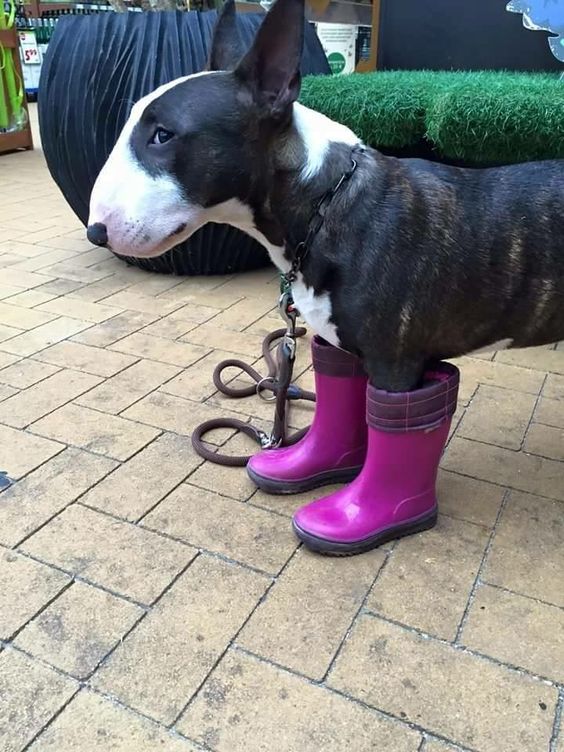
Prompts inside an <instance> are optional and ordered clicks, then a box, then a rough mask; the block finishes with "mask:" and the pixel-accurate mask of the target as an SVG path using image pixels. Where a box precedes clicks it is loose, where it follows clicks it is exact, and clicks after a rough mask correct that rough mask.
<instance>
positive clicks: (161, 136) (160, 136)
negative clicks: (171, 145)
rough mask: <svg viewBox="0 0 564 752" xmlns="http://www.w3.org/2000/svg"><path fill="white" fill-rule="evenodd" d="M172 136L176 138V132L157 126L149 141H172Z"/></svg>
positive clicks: (155, 142)
mask: <svg viewBox="0 0 564 752" xmlns="http://www.w3.org/2000/svg"><path fill="white" fill-rule="evenodd" d="M171 138H174V133H172V131H167V130H166V128H157V130H156V131H155V132H154V133H153V135H152V136H151V139H150V140H149V143H150V144H166V142H167V141H170V139H171Z"/></svg>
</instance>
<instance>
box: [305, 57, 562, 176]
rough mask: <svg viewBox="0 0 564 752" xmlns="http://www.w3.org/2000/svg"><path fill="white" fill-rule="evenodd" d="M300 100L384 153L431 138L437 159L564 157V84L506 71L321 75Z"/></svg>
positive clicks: (505, 161) (488, 160) (490, 161)
mask: <svg viewBox="0 0 564 752" xmlns="http://www.w3.org/2000/svg"><path fill="white" fill-rule="evenodd" d="M301 101H302V102H303V104H305V105H306V106H308V107H312V108H313V109H316V110H319V111H320V112H323V113H324V114H325V115H327V116H328V117H330V118H332V119H333V120H338V121H339V122H341V123H344V124H345V125H347V126H349V128H351V129H352V130H354V131H355V133H357V134H358V135H359V136H360V137H361V138H362V139H363V140H364V141H365V143H367V144H370V146H373V147H375V148H381V149H399V148H404V147H409V146H414V147H415V146H417V145H418V144H421V142H422V141H427V142H428V143H429V144H430V146H431V147H432V148H433V149H434V150H435V152H436V154H437V156H438V157H439V158H443V159H445V160H446V161H449V160H451V161H463V162H466V163H468V164H475V165H485V164H510V163H514V162H523V161H528V160H537V159H553V158H558V157H561V158H562V157H564V81H563V80H560V79H559V78H558V76H557V75H552V74H543V73H530V74H529V73H509V72H490V71H477V72H457V71H453V72H446V71H445V72H435V71H385V72H381V73H357V74H352V75H350V76H316V77H315V78H314V77H312V78H306V79H305V80H304V82H303V87H302V96H301Z"/></svg>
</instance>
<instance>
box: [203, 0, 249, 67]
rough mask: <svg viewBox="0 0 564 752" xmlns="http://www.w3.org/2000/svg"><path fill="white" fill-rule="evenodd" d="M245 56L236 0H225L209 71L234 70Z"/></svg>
mask: <svg viewBox="0 0 564 752" xmlns="http://www.w3.org/2000/svg"><path fill="white" fill-rule="evenodd" d="M244 54H245V48H244V46H243V42H242V40H241V36H240V34H239V29H238V28H237V14H236V12H235V0H225V2H224V3H223V7H222V9H221V10H220V12H219V15H218V17H217V21H216V24H215V28H214V30H213V37H212V43H211V50H210V58H209V61H208V65H207V70H210V71H226V70H233V68H235V66H236V65H237V63H239V62H240V60H241V58H242V57H243V55H244Z"/></svg>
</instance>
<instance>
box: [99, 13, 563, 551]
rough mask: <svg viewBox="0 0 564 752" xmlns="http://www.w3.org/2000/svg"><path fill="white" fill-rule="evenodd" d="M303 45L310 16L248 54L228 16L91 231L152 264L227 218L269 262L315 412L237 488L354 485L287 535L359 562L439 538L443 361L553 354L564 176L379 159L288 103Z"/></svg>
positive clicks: (130, 147) (123, 168)
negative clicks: (288, 290)
mask: <svg viewBox="0 0 564 752" xmlns="http://www.w3.org/2000/svg"><path fill="white" fill-rule="evenodd" d="M303 33H304V0H278V1H277V2H276V4H275V5H274V6H273V7H272V9H271V10H270V12H269V13H268V14H267V16H266V18H265V20H264V22H263V24H262V26H261V27H260V29H259V31H258V33H257V35H256V38H255V40H254V42H253V44H252V46H251V48H250V50H248V51H245V50H244V49H242V48H241V44H240V41H239V38H238V34H237V31H236V26H235V8H234V3H233V1H232V0H228V2H227V4H226V5H225V6H224V8H223V11H222V13H221V14H220V17H219V20H218V24H217V26H216V29H215V33H214V39H213V43H212V52H211V56H210V64H209V70H208V71H206V72H203V73H197V74H195V75H191V76H186V77H184V78H180V79H178V80H176V81H172V82H170V83H168V84H166V85H164V86H161V87H160V88H158V89H157V90H156V91H154V92H153V93H152V94H149V95H148V96H146V97H144V98H143V99H141V100H140V101H139V102H137V104H136V105H135V106H134V107H133V109H132V111H131V115H130V117H129V120H128V121H127V123H126V125H125V127H124V129H123V131H122V133H121V135H120V137H119V140H118V141H117V143H116V145H115V147H114V149H113V151H112V153H111V154H110V157H109V158H108V161H107V163H106V164H105V166H104V168H103V169H102V171H101V172H100V175H99V176H98V179H97V181H96V184H95V186H94V189H93V192H92V198H91V205H90V218H89V227H88V231H87V234H88V237H89V239H90V240H91V241H92V242H93V243H96V244H98V245H102V246H105V245H107V246H108V247H110V248H111V249H112V250H114V251H116V252H118V253H121V254H125V255H128V256H137V257H143V258H147V257H151V256H158V255H160V254H162V253H164V252H165V251H167V250H169V249H170V248H172V247H173V246H175V245H176V244H178V243H179V242H180V241H183V240H185V239H186V238H188V237H190V235H192V233H194V231H195V230H197V229H198V228H200V227H202V225H204V224H206V223H207V222H222V223H228V224H231V225H234V226H235V227H238V228H240V229H241V230H243V231H244V232H246V233H248V234H249V235H251V236H252V237H253V238H256V239H257V240H258V241H259V242H260V243H262V245H263V246H264V247H265V248H266V249H267V250H268V252H269V254H270V257H271V259H272V261H273V262H274V264H275V265H276V266H277V267H278V269H279V270H280V271H281V272H283V273H284V274H286V275H287V279H288V280H290V281H291V282H292V292H293V297H294V300H295V302H296V305H297V307H298V309H299V311H300V313H301V315H302V317H303V318H304V319H305V320H306V322H307V323H308V324H309V325H310V326H311V327H312V328H313V329H314V331H315V332H316V336H315V337H314V340H313V346H312V350H313V353H312V354H313V365H314V370H315V378H316V392H317V403H316V408H315V416H314V421H313V424H312V427H311V428H310V430H309V432H308V433H307V434H306V436H305V437H304V438H303V439H302V440H301V441H300V442H299V443H298V444H295V445H294V446H292V447H286V448H280V449H272V450H265V451H262V452H260V453H259V454H257V455H256V456H254V457H253V458H252V459H251V460H250V462H249V465H248V472H249V474H250V476H251V478H252V479H253V480H254V481H255V482H256V484H257V485H258V486H260V487H261V488H263V489H264V490H266V491H270V492H273V493H294V492H298V491H299V492H302V491H306V490H309V489H312V488H315V487H317V486H320V485H324V484H327V483H336V482H345V481H351V482H350V483H349V485H348V486H346V487H344V488H343V489H342V490H339V491H337V492H336V493H333V494H331V495H329V496H326V497H324V498H322V499H319V500H317V501H315V502H313V503H311V504H308V505H307V506H305V507H303V508H302V509H300V510H299V511H298V512H297V513H296V515H295V516H294V521H293V524H294V529H295V531H296V533H297V535H298V536H299V538H300V539H301V540H303V541H304V542H305V544H306V545H307V546H309V547H310V548H311V549H313V550H315V551H320V552H323V553H328V554H354V553H359V552H362V551H366V550H369V549H371V548H373V547H375V546H378V545H380V544H381V543H383V542H385V541H387V540H390V539H392V538H397V537H400V536H402V535H407V534H410V533H414V532H417V531H420V530H424V529H427V528H429V527H432V526H433V525H434V524H435V521H436V517H437V502H436V494H435V480H436V474H437V467H438V463H439V460H440V456H441V453H442V450H443V448H444V445H445V442H446V439H447V437H448V432H449V426H450V422H451V418H452V415H453V413H454V411H455V407H456V399H457V391H458V380H459V374H458V370H457V369H456V367H454V366H453V365H450V364H448V363H445V362H444V359H447V358H453V357H455V356H459V355H463V354H465V353H469V352H472V351H476V350H480V349H485V348H489V349H494V348H497V349H499V348H500V347H502V346H505V347H529V346H533V345H542V344H546V343H552V342H556V341H558V340H560V339H563V338H564V211H563V208H564V161H562V160H560V161H544V162H536V163H528V164H518V165H514V166H508V167H499V168H498V167H496V168H489V169H462V168H458V167H451V166H446V165H443V164H437V163H432V162H428V161H424V160H420V159H396V158H393V157H388V156H384V155H382V154H380V153H379V152H378V151H376V150H374V149H371V148H368V147H366V146H364V145H363V143H362V142H361V141H360V139H359V138H358V137H357V136H355V134H354V133H353V132H352V131H350V130H349V129H348V128H346V127H345V126H343V125H340V124H339V123H336V122H333V121H331V120H329V119H328V118H326V117H325V116H323V115H321V114H319V113H317V112H314V111H313V110H310V109H307V108H306V107H304V106H302V105H300V104H299V103H298V102H297V101H296V100H297V98H298V95H299V92H300V74H299V64H300V58H301V53H302V45H303Z"/></svg>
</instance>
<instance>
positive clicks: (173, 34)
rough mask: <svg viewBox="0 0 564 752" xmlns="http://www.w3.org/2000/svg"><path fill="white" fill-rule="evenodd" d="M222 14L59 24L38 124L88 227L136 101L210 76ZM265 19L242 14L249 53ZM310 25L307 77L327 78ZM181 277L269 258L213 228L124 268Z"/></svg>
mask: <svg viewBox="0 0 564 752" xmlns="http://www.w3.org/2000/svg"><path fill="white" fill-rule="evenodd" d="M216 16H217V13H216V12H215V11H210V12H208V13H197V12H190V13H174V12H164V13H101V14H99V15H95V16H65V17H63V18H61V20H60V21H59V22H58V23H57V27H56V29H55V33H54V34H53V37H52V39H51V42H50V44H49V48H48V52H47V55H46V56H45V60H44V64H43V69H42V73H41V82H40V86H39V100H38V102H39V122H40V128H41V140H42V143H43V151H44V152H45V158H46V160H47V165H48V167H49V171H50V172H51V175H52V177H53V179H54V180H55V182H56V183H57V185H58V186H59V188H60V189H61V191H62V193H63V195H64V197H65V198H66V200H67V201H68V203H69V204H70V206H71V208H72V209H73V211H74V212H75V213H76V214H77V216H78V217H79V218H80V220H81V221H82V222H83V223H84V224H85V225H86V223H87V221H88V203H89V200H90V193H91V191H92V187H93V185H94V182H95V180H96V176H97V175H98V173H99V172H100V170H101V168H102V166H103V164H104V162H105V161H106V159H107V157H108V155H109V153H110V151H111V149H112V147H113V145H114V144H115V142H116V140H117V137H118V135H119V133H120V131H121V129H122V127H123V125H124V123H125V121H126V120H127V117H128V115H129V112H130V110H131V107H132V105H133V103H134V102H135V101H137V100H138V99H140V98H141V97H142V96H144V95H145V94H148V93H149V92H151V91H153V90H154V89H155V88H156V87H157V86H159V85H160V84H163V83H166V82H167V81H172V80H173V79H175V78H178V77H180V76H185V75H188V74H190V73H195V72H197V71H200V70H202V69H203V68H204V66H205V64H206V60H207V57H208V47H209V43H210V40H211V35H212V30H213V26H214V23H215V19H216ZM262 19H263V15H262V14H258V13H257V14H255V13H253V14H240V15H239V16H238V24H239V30H240V33H241V36H242V38H243V40H244V42H245V43H246V44H247V45H250V43H251V40H252V39H253V37H254V35H255V33H256V30H257V29H258V27H259V26H260V24H261V22H262ZM328 72H329V66H328V64H327V60H326V58H325V54H324V52H323V49H322V47H321V44H320V42H319V40H318V38H317V36H316V34H315V31H314V29H313V28H312V27H311V26H309V24H308V25H307V28H306V36H305V49H304V55H303V58H302V73H304V74H306V73H328ZM127 260H128V261H130V262H132V263H135V264H137V265H138V266H141V267H143V268H145V269H150V270H152V271H158V272H169V273H170V272H172V273H175V274H191V275H195V274H226V273H230V272H237V271H245V270H249V269H256V268H258V267H261V266H264V265H266V264H267V263H268V259H267V256H266V253H265V252H264V250H263V248H262V247H261V246H259V245H258V243H256V242H255V241H254V240H251V238H249V237H248V236H247V235H245V234H243V233H242V232H240V231H239V230H236V229H234V228H232V227H228V226H227V225H211V224H210V225H207V226H206V227H204V228H202V229H201V230H200V231H199V232H197V233H195V234H194V235H193V236H192V237H191V238H190V240H188V241H187V242H185V243H182V244H181V245H179V246H177V247H176V248H174V249H173V250H171V251H169V252H168V253H166V254H164V255H163V256H160V257H159V258H156V259H127Z"/></svg>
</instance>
